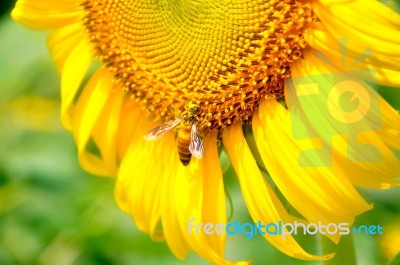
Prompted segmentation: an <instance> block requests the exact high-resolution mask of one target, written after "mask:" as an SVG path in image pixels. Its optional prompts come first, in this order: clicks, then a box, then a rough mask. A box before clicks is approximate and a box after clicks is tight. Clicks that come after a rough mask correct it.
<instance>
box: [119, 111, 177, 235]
mask: <svg viewBox="0 0 400 265" xmlns="http://www.w3.org/2000/svg"><path fill="white" fill-rule="evenodd" d="M132 110H133V111H135V112H138V114H139V116H138V118H137V119H135V120H130V121H129V122H130V123H132V124H133V125H134V129H133V130H132V132H131V136H130V141H129V143H127V144H128V149H127V151H126V153H125V155H124V157H123V158H122V161H121V165H120V168H119V172H118V178H117V182H116V187H115V194H116V198H117V202H118V204H119V206H120V207H121V208H122V209H123V210H124V211H126V212H129V213H130V214H131V215H132V217H133V219H134V220H135V222H136V224H137V226H138V227H139V229H140V230H142V231H144V232H146V233H150V234H151V235H152V236H153V237H156V236H157V230H156V227H157V225H158V223H159V221H160V218H161V198H162V195H161V194H162V189H163V186H164V185H166V178H168V175H169V174H170V173H169V171H167V168H168V167H169V166H170V164H171V163H173V161H172V158H170V157H171V152H172V150H174V148H176V146H175V144H174V139H173V133H171V134H170V135H166V136H165V137H164V138H162V139H160V140H158V141H145V140H144V139H143V136H144V135H145V134H146V132H147V131H149V130H151V129H152V128H154V127H155V126H156V124H155V123H152V122H149V121H147V119H146V117H145V115H143V111H141V110H140V108H139V107H137V108H134V109H132ZM164 148H165V149H164ZM155 162H156V163H155ZM175 229H176V228H175Z"/></svg>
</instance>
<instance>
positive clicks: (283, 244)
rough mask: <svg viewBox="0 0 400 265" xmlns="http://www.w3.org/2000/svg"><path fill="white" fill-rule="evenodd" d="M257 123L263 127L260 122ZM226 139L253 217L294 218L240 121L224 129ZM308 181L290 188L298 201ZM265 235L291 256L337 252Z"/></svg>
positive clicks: (267, 220)
mask: <svg viewBox="0 0 400 265" xmlns="http://www.w3.org/2000/svg"><path fill="white" fill-rule="evenodd" d="M257 127H258V128H260V127H259V126H257ZM223 140H224V146H225V148H226V150H227V152H228V154H229V157H230V159H231V161H232V165H233V167H234V169H235V171H236V174H237V175H238V178H239V182H240V186H241V188H242V194H243V197H244V200H245V202H246V205H247V208H248V209H249V211H250V215H251V216H252V218H253V220H255V221H256V222H258V221H261V222H262V223H264V224H266V223H270V222H274V223H278V222H279V221H283V222H285V221H286V220H293V218H292V217H291V216H289V214H288V213H287V211H286V210H285V208H284V206H283V205H282V203H281V202H280V201H279V199H278V198H277V196H276V194H275V193H274V191H273V190H272V189H271V187H270V186H269V184H268V183H267V181H266V180H265V179H264V177H263V176H262V174H261V172H260V170H259V169H258V166H257V164H256V162H255V160H254V158H253V155H252V153H251V151H250V149H249V147H248V146H247V143H246V140H245V139H244V136H243V132H242V127H241V124H239V123H237V124H234V125H232V126H230V127H229V128H227V129H225V130H224V134H223ZM285 140H286V139H285ZM282 144H283V145H285V144H286V142H282ZM279 152H280V153H281V154H280V155H279V158H282V157H283V155H284V153H286V152H285V151H284V150H274V154H276V153H279ZM279 163H280V164H281V163H286V158H284V159H281V160H279ZM274 173H275V172H274ZM301 177H302V176H296V178H297V179H299V180H301ZM297 182H299V181H297ZM288 185H291V183H288ZM306 185H308V183H303V185H302V186H301V187H300V190H297V189H293V190H291V195H296V196H295V197H296V200H297V201H299V202H301V201H303V198H302V197H301V196H298V194H300V192H301V190H302V189H306V188H307V187H306ZM330 222H332V220H330ZM264 237H265V238H266V239H267V240H268V241H269V242H270V243H271V244H272V245H274V246H275V247H276V248H277V249H279V250H280V251H282V252H283V253H285V254H287V255H289V256H292V257H296V258H301V259H305V260H324V259H330V258H332V257H333V255H334V254H329V255H325V256H315V255H311V254H309V253H307V252H306V251H305V250H304V249H303V248H302V247H301V246H300V245H299V244H298V243H297V242H296V240H295V239H294V238H293V237H292V236H289V235H288V236H286V237H285V238H284V239H282V237H280V236H276V235H270V234H268V233H266V234H265V235H264Z"/></svg>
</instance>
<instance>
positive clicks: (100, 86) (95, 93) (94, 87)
mask: <svg viewBox="0 0 400 265" xmlns="http://www.w3.org/2000/svg"><path fill="white" fill-rule="evenodd" d="M112 93H117V92H115V91H113V76H112V75H111V73H110V72H109V71H108V70H107V69H105V68H102V69H100V70H98V71H97V72H96V73H95V74H94V76H93V77H92V78H91V80H90V81H89V83H88V84H87V85H86V87H85V88H84V89H83V91H82V94H81V95H80V96H79V100H78V102H77V105H76V108H75V109H74V116H73V117H74V120H73V135H74V138H75V141H76V142H77V145H78V155H79V158H80V162H81V165H82V166H83V167H84V168H85V169H86V170H88V171H89V172H91V173H93V174H99V173H100V175H109V171H108V169H106V168H101V170H100V168H97V167H95V166H93V165H91V164H88V163H83V161H85V160H84V159H83V158H85V157H86V156H87V155H88V152H87V150H86V148H87V144H88V142H89V140H90V138H91V136H92V132H93V129H94V126H95V124H96V122H97V121H98V119H100V118H101V117H100V114H101V113H102V111H103V109H104V106H105V105H106V102H107V100H108V98H109V97H110V96H111V94H112ZM82 159H83V160H82ZM103 167H104V166H103ZM103 170H105V171H104V172H102V171H103Z"/></svg>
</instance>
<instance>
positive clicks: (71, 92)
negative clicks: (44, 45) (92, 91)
mask: <svg viewBox="0 0 400 265" xmlns="http://www.w3.org/2000/svg"><path fill="white" fill-rule="evenodd" d="M75 45H76V46H75V47H74V48H73V49H72V50H71V52H70V54H69V55H68V57H67V58H66V59H65V62H63V66H62V72H61V122H62V123H63V125H64V127H65V128H67V129H68V130H72V115H73V111H74V110H73V103H74V98H75V97H76V94H77V93H78V91H79V88H80V86H81V84H82V81H83V78H84V77H85V75H86V73H87V71H88V69H89V66H90V64H91V62H92V60H93V55H92V47H91V45H90V43H89V41H88V40H87V39H86V38H84V39H82V40H80V41H79V42H77V43H76V44H75ZM110 78H111V77H110Z"/></svg>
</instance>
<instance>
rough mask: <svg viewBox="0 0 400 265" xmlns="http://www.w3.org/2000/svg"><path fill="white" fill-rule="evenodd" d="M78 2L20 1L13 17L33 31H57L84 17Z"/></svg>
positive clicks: (16, 5)
mask: <svg viewBox="0 0 400 265" xmlns="http://www.w3.org/2000/svg"><path fill="white" fill-rule="evenodd" d="M78 4H79V2H78V1H76V0H57V1H46V0H19V1H17V3H16V4H15V8H14V9H13V11H12V13H11V16H12V18H13V19H15V20H16V21H18V22H20V23H22V24H24V25H25V26H27V27H29V28H33V29H55V28H59V27H62V26H65V25H68V24H70V23H73V22H75V21H77V20H79V18H80V16H81V15H82V13H81V11H79V9H78Z"/></svg>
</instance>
